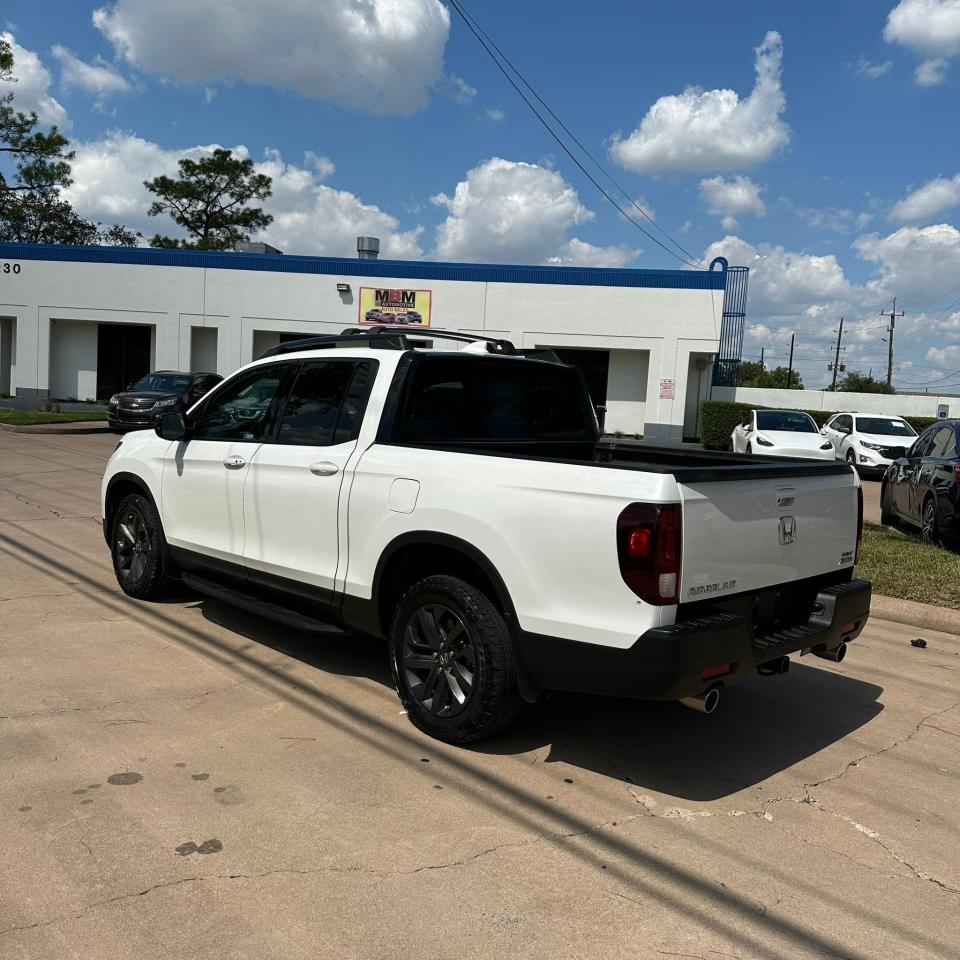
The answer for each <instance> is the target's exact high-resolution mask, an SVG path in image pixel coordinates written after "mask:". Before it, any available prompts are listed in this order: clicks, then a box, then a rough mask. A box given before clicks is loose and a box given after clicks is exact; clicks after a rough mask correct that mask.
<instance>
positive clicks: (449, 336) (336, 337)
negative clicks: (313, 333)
mask: <svg viewBox="0 0 960 960" xmlns="http://www.w3.org/2000/svg"><path fill="white" fill-rule="evenodd" d="M408 334H418V335H419V336H422V337H424V338H431V339H433V338H436V339H439V340H456V341H458V342H460V343H476V342H478V341H479V342H486V343H489V344H490V345H491V346H493V347H494V350H493V351H492V352H494V353H502V354H507V355H511V356H512V355H514V354H516V352H517V350H516V348H515V347H514V345H513V344H512V343H511V342H510V341H509V340H501V339H498V338H497V337H486V336H482V335H481V334H473V333H459V332H457V331H450V330H435V329H433V328H432V327H397V328H391V327H381V326H376V327H369V328H367V329H364V328H361V327H347V328H346V329H345V330H344V331H343V333H338V334H337V333H335V334H329V335H327V336H322V337H304V338H303V339H302V340H288V341H287V342H286V343H281V344H278V345H277V346H276V347H271V348H270V349H269V350H265V351H264V352H263V353H262V354H260V356H259V357H258V359H259V360H263V359H264V358H265V357H276V356H280V355H282V354H285V353H299V352H300V351H301V350H325V349H328V348H332V347H336V346H337V344H341V343H351V344H356V343H357V342H358V341H362V342H363V343H364V345H366V346H370V347H372V348H374V349H377V348H379V349H381V350H412V349H413V348H414V346H415V345H414V344H413V343H411V342H410V341H409V340H408V339H407V335H408Z"/></svg>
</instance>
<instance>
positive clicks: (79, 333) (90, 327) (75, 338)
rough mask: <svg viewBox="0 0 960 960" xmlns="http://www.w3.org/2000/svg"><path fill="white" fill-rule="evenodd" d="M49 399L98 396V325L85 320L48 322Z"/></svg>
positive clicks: (81, 398)
mask: <svg viewBox="0 0 960 960" xmlns="http://www.w3.org/2000/svg"><path fill="white" fill-rule="evenodd" d="M50 396H52V397H57V398H59V399H70V398H74V399H76V400H95V399H96V397H97V325H96V324H95V323H89V322H87V321H85V320H53V321H51V323H50Z"/></svg>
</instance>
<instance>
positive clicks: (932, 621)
mask: <svg viewBox="0 0 960 960" xmlns="http://www.w3.org/2000/svg"><path fill="white" fill-rule="evenodd" d="M870 616H871V617H877V618H878V619H880V620H891V621H893V622H894V623H902V624H905V625H906V626H909V627H914V628H916V629H917V630H938V631H939V632H940V633H952V634H954V635H955V636H960V611H957V610H949V609H947V608H946V607H933V606H930V605H929V604H926V603H917V602H916V601H914V600H899V599H897V598H896V597H884V596H880V595H879V594H874V595H873V599H872V600H871V601H870Z"/></svg>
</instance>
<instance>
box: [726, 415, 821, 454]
mask: <svg viewBox="0 0 960 960" xmlns="http://www.w3.org/2000/svg"><path fill="white" fill-rule="evenodd" d="M730 446H731V448H732V449H733V451H734V453H756V454H765V455H766V456H770V457H807V458H809V459H811V460H833V459H834V456H835V454H834V449H833V444H832V443H830V442H829V441H828V440H825V439H824V438H823V437H822V436H821V435H820V431H819V430H818V429H817V425H816V423H814V421H813V417H811V416H810V415H809V414H807V413H801V412H800V411H799V410H751V411H750V412H749V413H747V414H746V415H745V416H744V418H743V421H742V423H740V424H739V425H738V426H737V427H736V428H735V429H734V431H733V433H732V434H730Z"/></svg>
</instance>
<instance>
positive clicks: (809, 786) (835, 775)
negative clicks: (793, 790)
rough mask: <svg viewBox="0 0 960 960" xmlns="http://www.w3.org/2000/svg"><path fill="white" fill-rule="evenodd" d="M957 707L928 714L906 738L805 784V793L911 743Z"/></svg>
mask: <svg viewBox="0 0 960 960" xmlns="http://www.w3.org/2000/svg"><path fill="white" fill-rule="evenodd" d="M957 707H960V700H956V701H955V702H954V703H951V704H950V705H949V706H946V707H943V708H942V709H940V710H934V711H933V712H932V713H928V714H927V715H926V716H924V717H921V718H920V720H919V721H918V722H917V724H916V726H915V727H914V728H913V730H911V731H910V733H908V734H907V735H906V736H905V737H900V738H899V739H898V740H894V741H893V743H890V744H888V745H887V746H885V747H881V748H880V749H879V750H872V751H870V752H869V753H865V754H863V756H861V757H856V758H854V759H853V760H851V761H850V762H849V763H848V764H847V765H846V766H845V767H844V768H843V769H842V770H841V771H840V772H839V773H832V774H831V775H830V776H829V777H824V778H823V779H822V780H814V781H813V782H812V783H805V784H804V785H803V789H804V792H806V793H807V795H809V793H810V790H811V789H813V788H815V787H820V786H823V784H825V783H831V782H833V781H835V780H840V779H841V778H842V777H843V776H844V775H845V774H846V773H847V772H848V771H849V770H850V769H851V768H852V767H858V766H860V764H861V763H863V762H864V761H865V760H873V759H874V758H875V757H879V756H882V755H883V754H885V753H889V752H890V751H891V750H894V749H896V748H897V747H899V746H901V745H903V744H904V743H909V742H910V741H911V740H912V739H913V738H914V737H915V736H916V735H917V734H918V733H919V732H920V731H921V729H923V727H925V726H928V725H930V721H931V720H933V719H935V718H936V717H939V716H942V715H943V714H945V713H949V712H950V711H951V710H955V709H956V708H957ZM937 729H939V728H937Z"/></svg>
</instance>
